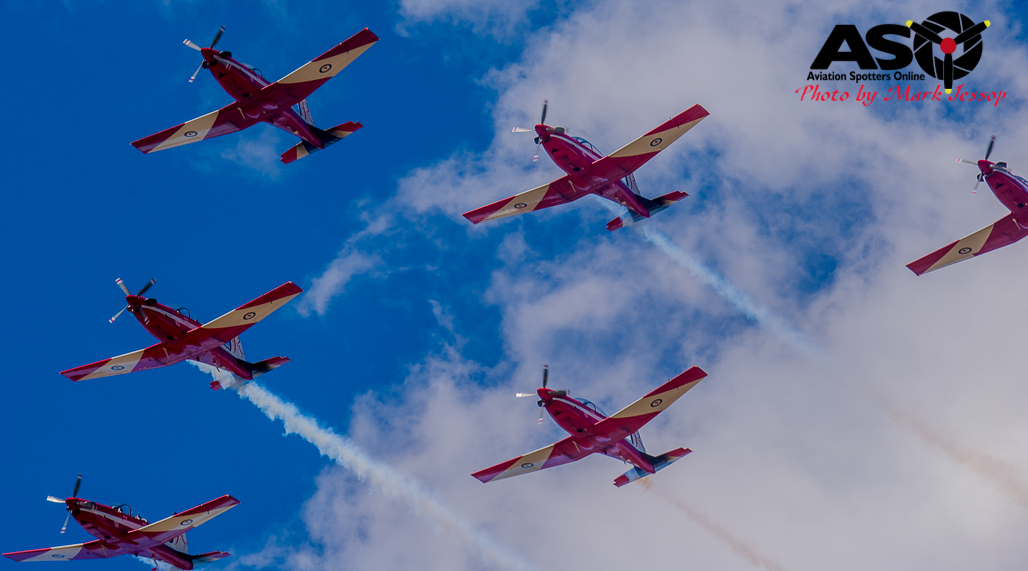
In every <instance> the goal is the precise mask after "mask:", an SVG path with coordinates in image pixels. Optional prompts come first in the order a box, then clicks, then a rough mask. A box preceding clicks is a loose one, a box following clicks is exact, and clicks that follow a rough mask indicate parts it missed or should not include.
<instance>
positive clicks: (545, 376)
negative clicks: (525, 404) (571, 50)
mask: <svg viewBox="0 0 1028 571" xmlns="http://www.w3.org/2000/svg"><path fill="white" fill-rule="evenodd" d="M543 116H545V112H544V114H543ZM549 379H550V366H549V365H543V388H544V389H545V388H546V381H548V380H549ZM514 396H515V397H517V398H519V399H520V398H525V397H534V396H538V393H514ZM553 396H557V397H566V396H568V391H566V390H560V391H556V392H555V393H554V395H553ZM536 404H538V405H539V422H538V424H542V423H543V413H544V412H546V409H545V408H543V401H541V400H540V401H539V402H538V403H536Z"/></svg>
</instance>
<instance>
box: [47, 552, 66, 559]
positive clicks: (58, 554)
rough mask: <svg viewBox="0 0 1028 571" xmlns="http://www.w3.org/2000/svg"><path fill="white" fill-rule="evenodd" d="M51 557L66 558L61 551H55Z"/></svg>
mask: <svg viewBox="0 0 1028 571" xmlns="http://www.w3.org/2000/svg"><path fill="white" fill-rule="evenodd" d="M50 557H56V558H58V559H64V556H63V555H61V554H60V553H54V554H53V555H51V556H50Z"/></svg>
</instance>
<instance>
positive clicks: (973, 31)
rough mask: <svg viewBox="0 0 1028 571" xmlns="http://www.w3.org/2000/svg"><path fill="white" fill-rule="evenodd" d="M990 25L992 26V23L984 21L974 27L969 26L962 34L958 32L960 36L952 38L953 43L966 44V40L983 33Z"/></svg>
mask: <svg viewBox="0 0 1028 571" xmlns="http://www.w3.org/2000/svg"><path fill="white" fill-rule="evenodd" d="M991 25H992V22H990V21H988V20H985V21H984V22H980V23H978V24H975V25H973V26H971V27H970V28H968V29H966V30H964V31H963V32H960V34H959V35H957V37H955V38H953V41H954V42H956V43H958V44H962V43H964V42H966V41H967V40H969V39H971V38H973V37H974V36H977V35H978V34H980V33H982V32H984V31H985V28H988V27H989V26H991Z"/></svg>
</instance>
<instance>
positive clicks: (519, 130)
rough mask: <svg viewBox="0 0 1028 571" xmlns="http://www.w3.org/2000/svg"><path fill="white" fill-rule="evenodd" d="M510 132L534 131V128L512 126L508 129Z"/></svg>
mask: <svg viewBox="0 0 1028 571" xmlns="http://www.w3.org/2000/svg"><path fill="white" fill-rule="evenodd" d="M510 132H511V133H535V129H526V128H524V127H514V128H513V129H511V130H510Z"/></svg>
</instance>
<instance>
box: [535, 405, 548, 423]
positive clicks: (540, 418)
mask: <svg viewBox="0 0 1028 571" xmlns="http://www.w3.org/2000/svg"><path fill="white" fill-rule="evenodd" d="M544 412H546V409H545V408H544V407H539V422H537V423H536V424H542V423H543V413H544Z"/></svg>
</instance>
